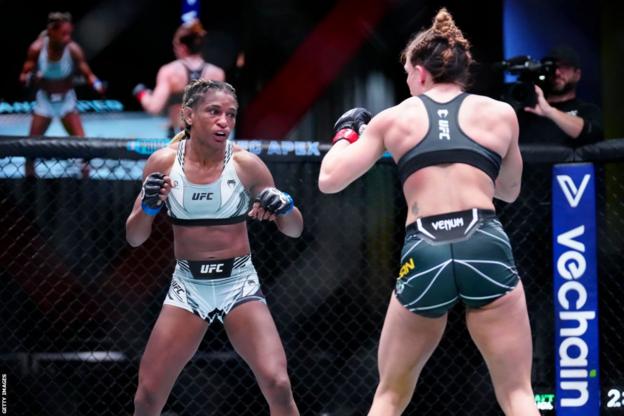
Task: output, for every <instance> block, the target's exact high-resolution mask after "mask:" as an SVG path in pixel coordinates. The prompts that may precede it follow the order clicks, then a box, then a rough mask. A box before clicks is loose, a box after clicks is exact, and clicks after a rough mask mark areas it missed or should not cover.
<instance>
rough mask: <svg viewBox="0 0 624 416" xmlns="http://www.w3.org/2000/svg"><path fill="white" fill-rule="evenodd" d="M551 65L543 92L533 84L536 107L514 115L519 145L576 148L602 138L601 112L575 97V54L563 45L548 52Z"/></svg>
mask: <svg viewBox="0 0 624 416" xmlns="http://www.w3.org/2000/svg"><path fill="white" fill-rule="evenodd" d="M545 59H552V61H553V62H554V63H555V70H554V72H553V74H552V76H551V77H550V79H549V80H548V84H547V88H546V91H542V89H541V88H540V87H539V86H537V85H535V93H536V95H537V104H536V105H535V106H534V107H524V112H523V111H520V112H519V114H518V122H519V124H520V143H552V144H561V145H566V146H571V147H577V146H581V145H585V144H589V143H595V142H598V141H600V140H602V138H603V130H602V112H601V110H600V108H598V107H597V106H596V105H594V104H591V103H587V102H584V101H582V100H580V99H578V98H577V97H576V86H577V84H578V82H579V80H580V79H581V67H580V66H581V65H580V58H579V56H578V54H577V53H576V52H575V51H574V50H573V49H571V48H570V47H567V46H560V47H557V48H554V49H552V50H551V51H550V53H549V54H548V56H547V58H545Z"/></svg>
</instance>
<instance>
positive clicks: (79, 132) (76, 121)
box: [61, 112, 85, 137]
mask: <svg viewBox="0 0 624 416" xmlns="http://www.w3.org/2000/svg"><path fill="white" fill-rule="evenodd" d="M61 122H62V123H63V127H65V130H67V133H69V134H70V135H72V136H78V137H84V135H85V134H84V129H83V127H82V121H81V120H80V115H79V114H78V113H77V112H71V113H67V114H65V115H64V116H63V117H62V118H61Z"/></svg>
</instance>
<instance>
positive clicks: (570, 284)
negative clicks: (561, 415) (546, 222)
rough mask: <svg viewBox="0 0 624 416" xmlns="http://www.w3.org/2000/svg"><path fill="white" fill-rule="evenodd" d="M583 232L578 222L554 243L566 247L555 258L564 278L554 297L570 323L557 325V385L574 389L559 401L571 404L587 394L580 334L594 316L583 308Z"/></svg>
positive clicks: (563, 319) (577, 403)
mask: <svg viewBox="0 0 624 416" xmlns="http://www.w3.org/2000/svg"><path fill="white" fill-rule="evenodd" d="M584 233H585V226H583V225H581V226H578V227H576V228H573V229H571V230H569V231H567V232H565V233H563V234H560V235H558V236H557V243H558V244H560V245H562V246H564V247H566V248H567V249H568V251H565V252H564V253H563V254H561V255H560V256H559V257H558V258H557V273H558V274H559V275H560V276H561V277H562V278H563V279H565V280H566V282H565V283H563V284H562V285H561V286H560V287H559V290H558V291H557V301H558V303H559V306H560V307H561V308H562V309H563V311H560V312H559V319H560V321H561V322H562V325H563V324H568V325H569V326H567V327H565V328H564V327H562V328H560V329H559V335H560V336H561V338H562V342H561V343H560V344H559V366H560V367H559V377H560V380H561V381H560V387H561V389H563V390H571V391H576V392H577V397H576V398H562V399H561V405H562V406H571V407H578V406H581V405H583V404H585V403H586V402H587V399H588V396H589V395H588V391H587V385H588V383H587V378H588V377H589V372H588V369H587V367H588V364H587V356H588V354H589V348H588V346H587V343H586V342H585V340H584V339H583V335H585V333H586V332H587V327H588V325H587V323H588V321H589V320H592V319H595V318H596V312H595V311H592V310H585V309H584V307H585V306H586V302H587V291H586V289H585V286H584V285H583V283H582V281H580V279H582V278H583V275H584V274H585V271H586V269H587V261H586V259H585V257H584V253H585V244H583V243H582V242H581V241H579V239H582V237H583V234H584Z"/></svg>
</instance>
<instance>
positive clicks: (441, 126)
mask: <svg viewBox="0 0 624 416" xmlns="http://www.w3.org/2000/svg"><path fill="white" fill-rule="evenodd" d="M447 116H448V110H447V109H446V108H442V109H440V110H438V117H439V118H438V132H439V133H438V138H439V139H440V140H451V129H450V128H449V122H448V120H446V117H447Z"/></svg>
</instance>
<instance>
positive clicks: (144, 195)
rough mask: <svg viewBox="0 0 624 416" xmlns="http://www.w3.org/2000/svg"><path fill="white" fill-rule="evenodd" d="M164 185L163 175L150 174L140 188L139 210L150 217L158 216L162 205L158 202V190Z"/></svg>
mask: <svg viewBox="0 0 624 416" xmlns="http://www.w3.org/2000/svg"><path fill="white" fill-rule="evenodd" d="M164 185H165V175H163V174H162V173H160V172H154V173H150V174H149V175H148V176H147V178H145V181H144V182H143V186H142V188H141V208H142V209H143V211H144V212H145V213H146V214H147V215H150V216H154V215H156V214H158V211H160V208H162V206H163V203H162V201H161V200H160V189H161V188H162V187H163V186H164Z"/></svg>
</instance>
